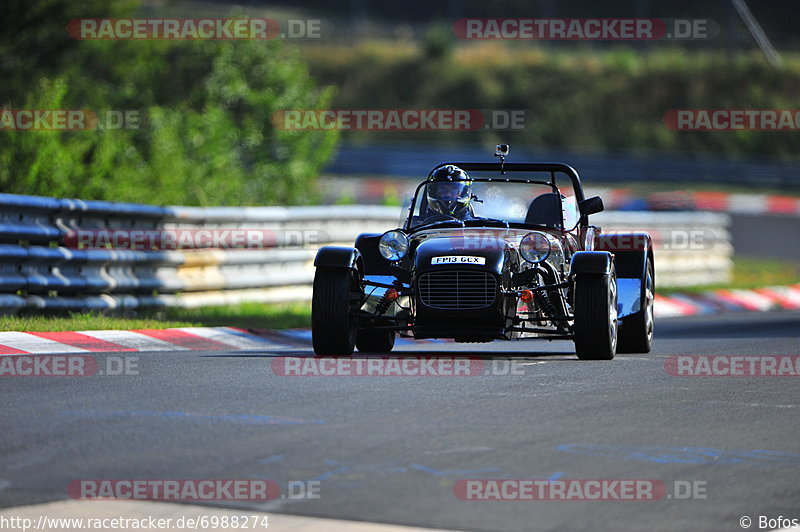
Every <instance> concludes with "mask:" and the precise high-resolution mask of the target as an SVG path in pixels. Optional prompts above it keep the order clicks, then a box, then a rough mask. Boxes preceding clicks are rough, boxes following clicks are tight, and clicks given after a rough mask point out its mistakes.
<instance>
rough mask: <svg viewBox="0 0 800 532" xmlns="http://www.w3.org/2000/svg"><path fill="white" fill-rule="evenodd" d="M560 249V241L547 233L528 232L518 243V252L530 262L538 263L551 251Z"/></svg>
mask: <svg viewBox="0 0 800 532" xmlns="http://www.w3.org/2000/svg"><path fill="white" fill-rule="evenodd" d="M560 249H561V243H560V242H559V241H558V240H557V239H556V238H555V237H554V236H553V235H549V234H547V233H538V232H533V233H528V234H527V235H525V236H524V237H522V240H521V241H520V243H519V254H520V255H522V258H523V259H525V260H526V261H528V262H530V263H532V264H539V263H540V262H542V261H544V260H546V259H547V257H549V256H550V254H551V253H552V252H553V251H558V250H560Z"/></svg>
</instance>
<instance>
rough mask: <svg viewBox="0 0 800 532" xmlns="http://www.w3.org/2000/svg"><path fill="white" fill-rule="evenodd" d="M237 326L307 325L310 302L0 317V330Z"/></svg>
mask: <svg viewBox="0 0 800 532" xmlns="http://www.w3.org/2000/svg"><path fill="white" fill-rule="evenodd" d="M200 326H206V327H218V326H228V327H239V328H242V329H249V328H252V329H286V328H292V327H310V326H311V305H310V303H274V304H262V303H242V304H239V305H230V306H219V307H202V308H196V309H180V308H175V309H168V310H166V311H158V312H156V311H150V312H140V313H138V315H137V316H135V317H117V316H103V315H99V314H95V313H70V314H68V315H64V316H42V315H24V314H23V315H18V316H2V317H0V331H32V332H48V331H89V330H101V329H166V328H168V327H200Z"/></svg>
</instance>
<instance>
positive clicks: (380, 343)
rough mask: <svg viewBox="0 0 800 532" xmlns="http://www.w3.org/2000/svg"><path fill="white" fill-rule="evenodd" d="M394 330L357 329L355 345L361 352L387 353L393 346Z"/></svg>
mask: <svg viewBox="0 0 800 532" xmlns="http://www.w3.org/2000/svg"><path fill="white" fill-rule="evenodd" d="M394 337H395V334H394V331H358V336H357V337H356V347H358V350H359V351H361V352H362V353H388V352H389V351H391V350H392V348H394Z"/></svg>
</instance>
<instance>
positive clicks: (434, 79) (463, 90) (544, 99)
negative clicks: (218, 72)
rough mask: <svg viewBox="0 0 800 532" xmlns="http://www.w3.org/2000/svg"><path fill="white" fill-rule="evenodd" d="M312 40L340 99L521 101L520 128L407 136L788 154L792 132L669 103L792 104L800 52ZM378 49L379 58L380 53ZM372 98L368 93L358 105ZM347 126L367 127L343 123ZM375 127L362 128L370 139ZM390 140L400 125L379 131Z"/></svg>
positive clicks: (500, 105)
mask: <svg viewBox="0 0 800 532" xmlns="http://www.w3.org/2000/svg"><path fill="white" fill-rule="evenodd" d="M346 52H347V53H346V54H345V53H344V50H341V49H337V48H336V47H330V46H328V47H324V48H322V47H308V48H307V49H306V50H304V53H305V55H306V57H307V58H308V61H309V65H310V67H311V72H312V74H313V75H314V76H315V77H316V78H317V79H319V80H320V81H321V82H323V83H332V84H335V85H337V86H338V87H339V88H340V90H339V92H338V93H337V96H336V98H335V103H334V105H335V106H336V107H343V108H348V107H377V108H380V107H400V108H420V107H422V108H446V109H451V108H458V109H524V110H526V124H525V129H524V130H521V131H503V132H484V131H480V132H465V133H461V132H418V133H404V134H403V139H404V140H408V139H417V140H421V139H424V140H440V141H446V142H450V141H452V142H482V143H484V144H491V143H494V141H495V140H498V141H499V140H501V139H502V140H503V141H506V142H510V143H512V144H514V143H517V144H527V145H534V146H548V147H558V148H561V147H564V148H572V149H583V150H593V151H614V150H619V149H632V150H638V149H642V150H677V151H684V152H700V153H725V154H729V155H760V156H772V157H776V158H786V159H789V158H796V157H797V153H798V143H797V136H796V135H795V134H794V133H791V132H758V131H736V132H685V131H672V130H670V129H669V128H668V127H667V126H666V125H665V124H664V122H663V118H664V115H665V113H666V112H667V111H669V110H670V109H686V108H712V109H713V108H734V109H795V108H796V107H797V105H796V104H795V103H792V102H794V101H796V98H795V95H796V92H797V87H798V86H800V60H799V59H798V57H797V55H792V54H788V53H784V54H783V58H784V63H785V68H784V69H783V70H777V69H775V68H773V67H772V66H770V65H769V64H768V63H767V62H766V61H765V60H764V58H763V56H761V55H760V54H758V53H748V54H740V55H735V56H727V55H726V54H724V53H718V52H702V51H701V52H693V51H687V50H685V49H673V48H670V47H669V45H664V47H663V48H659V49H652V50H650V51H648V52H647V53H636V52H634V51H633V50H631V49H627V48H624V47H616V48H614V49H612V50H609V51H596V50H590V49H587V50H583V51H582V50H580V49H575V48H572V51H571V52H569V53H566V52H558V51H554V47H553V48H542V47H536V46H535V45H530V44H529V43H498V42H486V43H477V44H476V43H468V44H462V45H461V46H460V47H459V48H457V49H455V50H454V51H453V53H452V54H451V56H450V57H449V58H447V59H446V60H442V59H441V58H436V59H433V58H431V57H428V53H427V52H426V49H425V46H424V45H420V46H418V47H417V49H416V50H415V51H412V52H409V50H407V49H406V48H402V47H393V46H392V45H391V44H388V43H384V44H382V43H378V42H369V43H364V44H362V45H360V46H358V47H356V48H348V49H347V50H346ZM376 58H379V60H376ZM365 102H368V104H365ZM348 135H349V136H351V137H355V138H359V137H364V136H365V135H364V133H361V132H350V133H348ZM378 136H380V135H379V134H375V133H370V139H374V138H376V137H378ZM383 138H384V139H385V140H387V141H394V140H397V138H398V134H397V133H386V134H383Z"/></svg>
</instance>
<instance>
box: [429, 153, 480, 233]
mask: <svg viewBox="0 0 800 532" xmlns="http://www.w3.org/2000/svg"><path fill="white" fill-rule="evenodd" d="M425 189H426V191H425V195H426V199H427V202H428V213H427V214H428V216H427V219H432V218H443V219H445V218H455V219H457V220H471V219H473V218H475V213H474V212H473V210H472V205H471V203H470V202H471V201H472V199H473V196H472V181H471V180H470V178H469V176H468V175H467V173H466V172H465V171H464V170H462V169H461V168H459V167H458V166H454V165H452V164H448V165H445V166H440V167H439V168H437V169H436V170H434V171H433V173H432V174H431V177H430V178H429V180H428V184H427V185H426V187H425Z"/></svg>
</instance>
